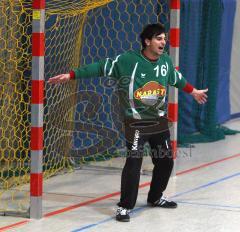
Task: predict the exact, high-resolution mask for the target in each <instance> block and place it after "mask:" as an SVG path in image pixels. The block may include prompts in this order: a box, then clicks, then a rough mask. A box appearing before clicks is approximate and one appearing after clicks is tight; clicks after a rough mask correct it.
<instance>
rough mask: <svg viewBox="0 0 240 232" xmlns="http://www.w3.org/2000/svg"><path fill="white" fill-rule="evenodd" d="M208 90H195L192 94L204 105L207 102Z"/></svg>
mask: <svg viewBox="0 0 240 232" xmlns="http://www.w3.org/2000/svg"><path fill="white" fill-rule="evenodd" d="M207 91H208V89H195V88H194V89H193V91H192V92H191V93H190V94H191V95H192V96H193V98H194V99H195V100H196V101H197V102H198V103H199V104H204V103H206V102H207V97H208V96H207V94H206V92H207Z"/></svg>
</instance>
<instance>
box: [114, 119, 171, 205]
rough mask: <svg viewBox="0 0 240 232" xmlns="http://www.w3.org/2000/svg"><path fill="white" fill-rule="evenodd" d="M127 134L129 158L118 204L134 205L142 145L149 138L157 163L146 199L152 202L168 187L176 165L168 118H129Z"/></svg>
mask: <svg viewBox="0 0 240 232" xmlns="http://www.w3.org/2000/svg"><path fill="white" fill-rule="evenodd" d="M125 137H126V147H127V158H126V163H125V166H124V168H123V171H122V179H121V197H120V202H119V203H118V206H121V207H123V208H127V209H133V208H134V206H135V204H136V200H137V195H138V186H139V181H140V171H141V166H142V161H143V155H144V151H143V146H144V144H145V143H146V142H148V143H149V145H150V148H151V158H152V162H153V165H154V168H153V172H152V181H151V185H150V190H149V193H148V199H147V201H148V202H152V203H153V202H155V201H157V200H158V199H160V198H161V196H162V193H163V191H164V190H165V189H166V187H167V184H168V181H169V178H170V176H171V172H172V168H173V157H172V147H171V143H170V132H169V129H168V121H167V119H166V118H160V119H159V120H158V121H152V120H127V121H125Z"/></svg>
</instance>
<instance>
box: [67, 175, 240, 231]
mask: <svg viewBox="0 0 240 232" xmlns="http://www.w3.org/2000/svg"><path fill="white" fill-rule="evenodd" d="M238 176H240V172H237V173H234V174H232V175H229V176H225V177H223V178H220V179H217V180H214V181H211V182H208V183H206V184H203V185H200V186H198V187H195V188H193V189H190V190H188V191H184V192H180V193H177V194H175V195H173V196H171V197H170V199H172V198H176V197H179V196H182V195H185V194H188V193H192V192H196V191H198V190H201V189H205V188H208V187H210V186H212V185H215V184H218V183H221V182H223V181H226V180H230V179H232V178H234V177H238ZM179 202H180V201H179ZM221 207H223V206H221ZM229 207H230V206H229ZM147 208H148V209H149V207H138V208H136V209H133V210H132V212H133V213H136V212H137V211H141V210H144V209H147ZM237 208H240V207H237ZM112 219H114V217H109V218H107V219H104V220H102V221H99V222H97V223H94V224H89V225H86V226H83V227H81V228H79V229H75V230H73V231H71V232H79V231H87V230H88V229H90V228H93V227H96V226H99V225H101V224H104V223H106V222H108V221H111V220H112Z"/></svg>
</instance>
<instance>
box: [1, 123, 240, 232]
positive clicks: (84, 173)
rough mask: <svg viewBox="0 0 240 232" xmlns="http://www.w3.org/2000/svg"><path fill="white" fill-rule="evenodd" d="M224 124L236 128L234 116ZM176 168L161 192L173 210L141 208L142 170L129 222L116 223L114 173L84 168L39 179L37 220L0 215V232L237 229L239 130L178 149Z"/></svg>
mask: <svg viewBox="0 0 240 232" xmlns="http://www.w3.org/2000/svg"><path fill="white" fill-rule="evenodd" d="M227 126H228V127H229V128H233V129H238V130H240V120H239V119H238V120H232V121H231V122H229V123H227ZM111 162H119V164H120V165H122V163H123V160H116V161H111ZM144 162H145V164H144V165H145V166H149V164H148V163H146V162H148V160H147V159H146V160H145V161H144ZM176 166H177V168H176V174H177V175H176V177H172V178H171V180H170V183H169V186H168V189H167V191H166V194H167V195H168V197H170V198H171V199H173V200H175V201H177V202H178V205H179V206H178V208H177V209H161V208H149V207H147V206H146V197H147V192H148V189H149V181H150V179H151V176H150V175H149V173H148V171H147V172H146V173H147V175H142V176H141V185H140V189H139V197H138V201H137V205H136V208H135V209H134V210H133V212H132V213H131V221H130V222H129V223H121V222H116V221H115V219H114V214H115V210H116V206H115V205H116V203H117V202H118V199H119V185H120V171H119V170H118V169H112V170H106V169H101V168H98V169H97V168H96V169H93V168H87V167H86V168H83V169H81V170H78V171H76V172H74V173H69V174H65V175H60V176H56V177H53V178H51V179H49V180H47V181H45V183H44V218H43V219H41V220H29V219H25V218H16V217H0V231H23V232H28V231H34V232H38V231H39V232H40V231H44V232H55V231H56V232H61V231H67V232H68V231H69V232H73V231H97V232H101V231H104V232H108V231H114V232H115V231H122V232H124V231H126V232H131V231H134V232H135V231H139V232H142V231H146V232H157V231H168V232H206V231H207V232H238V231H240V134H237V135H232V136H227V137H226V139H225V140H222V141H218V142H214V143H208V144H196V145H195V147H193V148H191V150H190V148H185V150H184V149H180V152H179V159H178V162H177V164H176Z"/></svg>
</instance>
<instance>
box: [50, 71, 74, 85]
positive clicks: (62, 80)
mask: <svg viewBox="0 0 240 232" xmlns="http://www.w3.org/2000/svg"><path fill="white" fill-rule="evenodd" d="M70 79H71V78H70V74H69V73H65V74H60V75H57V76H55V77H51V78H49V80H48V81H47V83H49V84H58V83H65V82H67V81H69V80H70Z"/></svg>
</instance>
